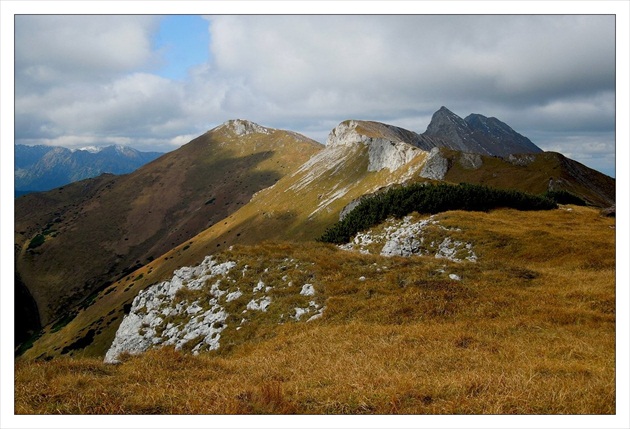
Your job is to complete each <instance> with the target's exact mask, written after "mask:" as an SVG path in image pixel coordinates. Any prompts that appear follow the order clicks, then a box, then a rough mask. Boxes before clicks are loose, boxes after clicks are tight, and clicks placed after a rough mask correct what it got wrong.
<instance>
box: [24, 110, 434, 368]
mask: <svg viewBox="0 0 630 429" xmlns="http://www.w3.org/2000/svg"><path fill="white" fill-rule="evenodd" d="M379 127H380V126H379ZM383 127H384V125H383ZM364 129H370V130H374V126H372V125H370V123H364V122H362V121H346V122H344V123H342V124H340V125H339V127H337V128H336V129H335V130H333V132H331V135H330V138H329V140H328V142H327V145H326V147H325V148H324V149H323V150H321V151H319V152H318V153H316V154H315V155H314V156H312V157H311V158H310V159H309V160H308V161H307V162H305V163H304V164H302V165H301V166H299V168H294V169H293V171H291V172H289V173H288V174H286V175H285V176H284V177H282V178H280V179H279V180H278V181H277V182H276V183H275V184H273V186H269V187H267V188H265V189H262V190H260V191H259V192H256V193H255V195H254V196H253V197H252V198H251V201H250V202H249V203H248V204H245V205H243V207H241V208H239V209H238V210H236V211H235V212H233V213H231V214H226V215H225V218H224V219H222V220H221V221H220V222H216V223H214V224H212V225H208V228H207V229H205V230H204V231H202V232H200V233H199V234H198V235H197V236H194V237H190V238H187V239H185V240H182V241H181V244H180V245H174V246H173V248H172V250H169V249H165V250H164V252H165V253H164V254H162V255H161V256H160V254H156V255H155V259H154V260H152V261H147V263H146V265H144V266H143V267H142V268H140V269H139V270H137V271H135V272H133V273H130V275H128V276H126V277H123V278H121V279H120V280H119V281H117V282H115V283H113V284H112V286H111V287H109V288H108V289H106V290H104V291H103V292H101V293H100V294H99V295H98V296H97V297H95V299H94V301H93V302H90V305H88V306H85V308H83V309H81V310H80V311H78V313H77V314H76V317H74V318H73V320H72V321H70V322H69V323H68V324H67V326H66V327H65V328H64V329H63V330H54V329H52V327H48V328H47V329H45V330H44V335H43V336H42V337H41V338H40V339H39V340H38V341H36V342H35V344H34V346H33V348H32V349H30V350H28V351H27V352H26V354H25V355H24V356H25V357H37V356H40V355H41V354H42V353H46V354H48V355H57V354H59V353H60V352H61V351H62V350H63V348H64V347H66V346H68V345H70V344H72V343H73V342H76V341H77V340H78V339H80V337H82V336H84V335H86V333H87V332H89V329H88V327H90V326H93V327H95V326H99V327H100V328H101V329H93V334H92V337H90V341H89V343H90V344H89V345H88V346H87V347H86V348H85V349H84V352H85V353H87V354H88V355H101V354H104V353H105V351H106V350H107V348H108V347H109V345H110V344H111V342H112V340H113V338H114V334H115V331H116V328H117V327H118V324H119V323H120V318H116V319H115V320H113V321H111V323H110V324H107V326H105V323H103V317H102V316H103V315H104V314H107V313H110V312H113V313H119V312H120V311H122V308H123V307H124V305H125V304H129V303H130V302H131V300H132V299H133V298H134V297H135V295H137V293H138V292H139V291H140V290H141V289H143V288H145V287H146V286H148V285H151V284H153V283H156V282H159V281H162V280H165V279H167V278H170V277H171V276H172V273H173V271H174V270H176V269H178V268H180V267H182V266H186V265H194V264H198V263H200V262H201V261H203V260H204V258H205V257H206V256H207V255H211V254H213V253H216V252H218V251H221V250H223V249H225V248H226V247H229V246H231V245H233V244H237V243H240V244H254V243H259V242H261V241H264V240H294V241H304V240H313V239H315V238H316V237H318V236H320V235H321V234H322V233H323V232H324V230H325V229H326V228H327V227H328V226H329V225H330V224H332V223H334V222H335V221H336V220H337V219H338V217H339V212H340V211H341V210H342V209H343V207H344V206H345V205H347V204H348V203H349V202H350V201H352V200H354V199H357V198H359V197H360V196H362V195H364V194H366V193H369V192H375V191H377V190H378V189H379V188H381V187H382V186H386V185H389V184H392V183H401V182H404V181H406V180H409V179H411V178H412V177H414V176H417V174H418V172H419V171H420V170H421V168H422V166H423V164H424V161H425V159H426V157H427V155H428V152H426V151H423V150H421V149H419V148H417V147H415V146H412V145H409V144H407V143H406V142H404V141H400V139H399V138H396V139H395V140H392V139H391V138H392V136H391V135H389V136H383V135H381V134H380V133H376V134H373V135H366V133H365V132H363V131H362V130H364ZM207 198H209V196H208V197H207ZM145 208H146V209H147V210H149V208H148V207H145ZM176 244H177V243H176ZM113 313H112V314H113ZM53 331H54V332H53ZM55 348H56V349H57V350H56V351H55V350H54V349H55Z"/></svg>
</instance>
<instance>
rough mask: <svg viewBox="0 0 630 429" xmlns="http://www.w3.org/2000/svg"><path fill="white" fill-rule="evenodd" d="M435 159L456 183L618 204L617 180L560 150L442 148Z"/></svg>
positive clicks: (445, 177) (595, 203) (598, 204)
mask: <svg viewBox="0 0 630 429" xmlns="http://www.w3.org/2000/svg"><path fill="white" fill-rule="evenodd" d="M434 159H435V162H436V163H437V162H438V160H439V162H441V164H442V165H444V166H445V170H444V171H443V174H442V175H441V179H442V180H445V181H449V182H453V183H460V182H465V183H476V184H483V185H487V186H492V187H496V188H501V189H517V190H520V191H524V192H529V193H532V194H542V193H544V192H546V191H561V190H562V191H567V192H570V193H571V194H573V195H576V196H578V197H580V198H582V199H583V200H584V201H586V202H587V203H588V204H590V205H593V206H595V207H610V206H612V205H614V204H615V179H613V178H611V177H608V176H606V175H605V174H602V173H600V172H599V171H596V170H593V169H591V168H589V167H587V166H585V165H584V164H581V163H579V162H577V161H574V160H572V159H569V158H567V157H565V156H564V155H562V154H559V153H556V152H543V153H536V154H533V153H532V154H518V155H509V156H507V157H506V158H498V157H490V156H482V155H478V154H467V153H460V152H456V151H452V150H448V149H440V152H439V154H438V153H436V154H435V158H434ZM436 178H437V177H436Z"/></svg>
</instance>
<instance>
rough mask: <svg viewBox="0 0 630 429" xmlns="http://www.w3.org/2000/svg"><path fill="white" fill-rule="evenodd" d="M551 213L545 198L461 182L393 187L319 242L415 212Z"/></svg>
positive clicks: (366, 201) (550, 204) (332, 240)
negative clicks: (505, 211) (506, 209)
mask: <svg viewBox="0 0 630 429" xmlns="http://www.w3.org/2000/svg"><path fill="white" fill-rule="evenodd" d="M501 207H504V208H514V209H517V210H550V209H554V208H557V204H556V203H555V202H554V201H552V200H550V199H548V198H545V197H543V196H537V195H531V194H526V193H524V192H519V191H512V190H502V189H494V188H489V187H487V186H482V185H471V184H467V183H461V184H459V185H447V184H437V185H430V184H422V183H421V184H413V185H410V186H405V187H399V188H391V189H389V190H387V191H386V192H383V193H381V194H376V195H374V196H371V197H368V198H365V199H363V200H362V201H361V202H360V203H359V205H358V206H357V207H355V208H354V210H352V211H351V212H350V213H348V214H347V215H346V217H344V219H343V220H341V221H339V222H337V223H336V224H334V225H332V226H331V227H330V228H328V229H327V230H326V232H324V234H323V235H322V237H320V239H319V241H323V242H327V243H335V244H341V243H347V242H348V241H350V238H351V237H352V236H354V235H355V234H356V233H357V232H359V231H362V230H365V229H368V228H370V227H372V226H375V225H378V224H379V223H381V222H383V221H384V220H386V219H387V218H388V217H390V216H394V217H396V218H401V217H403V216H406V215H408V214H410V213H413V212H418V213H428V214H435V213H439V212H443V211H447V210H468V211H487V210H490V209H495V208H501Z"/></svg>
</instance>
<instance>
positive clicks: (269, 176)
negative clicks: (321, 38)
mask: <svg viewBox="0 0 630 429" xmlns="http://www.w3.org/2000/svg"><path fill="white" fill-rule="evenodd" d="M321 148H322V146H321V145H320V144H319V143H317V142H315V141H313V140H310V139H307V138H306V137H304V136H300V135H298V134H295V133H293V132H286V131H281V130H274V129H268V128H263V127H260V126H257V125H255V124H252V123H249V122H245V121H229V122H228V123H226V124H224V125H222V126H219V127H217V128H215V129H213V130H211V131H209V132H207V133H206V134H204V135H202V136H200V137H198V138H196V139H194V140H192V141H191V142H190V143H188V144H187V145H184V146H182V147H181V148H180V149H178V150H176V151H173V152H171V153H168V154H166V155H164V156H162V157H160V158H159V159H157V160H156V161H154V162H152V163H150V164H147V165H146V166H144V167H143V168H141V169H139V170H137V171H136V172H134V173H132V174H129V175H125V176H111V175H104V176H101V177H99V178H96V179H93V180H86V181H82V182H78V183H75V184H72V185H69V186H66V187H63V188H59V189H55V190H52V191H50V192H46V193H39V194H32V195H27V196H25V197H22V198H19V199H17V200H16V202H15V244H16V248H15V254H16V276H19V278H20V279H21V281H22V283H23V284H24V286H25V287H26V288H27V289H28V291H29V292H30V294H31V295H32V296H33V298H34V301H35V302H36V304H37V307H38V313H39V318H40V319H41V323H42V324H43V325H46V324H48V323H50V322H51V321H53V320H55V319H56V318H59V317H60V316H62V315H64V314H65V313H66V312H67V311H68V309H70V308H72V307H74V306H76V305H77V304H78V303H80V302H81V301H83V300H85V299H86V297H88V296H89V295H90V294H93V293H95V292H97V291H98V290H101V289H103V287H105V286H106V285H108V284H109V283H111V282H112V281H115V280H116V279H118V278H120V277H121V276H125V275H126V274H127V273H129V272H131V271H133V270H135V269H136V268H138V267H140V266H142V265H144V264H146V263H147V262H148V261H150V260H152V259H153V258H154V257H157V256H159V255H161V254H163V253H164V252H166V251H167V250H169V249H171V248H173V247H174V246H176V245H178V244H180V243H182V242H184V241H186V240H188V239H189V238H190V237H193V236H194V235H196V234H197V233H198V232H200V231H202V230H204V229H205V228H207V227H209V226H211V225H212V224H214V223H216V222H217V221H219V220H221V219H223V218H225V217H227V216H228V215H229V214H230V213H232V212H234V211H235V210H237V209H238V208H239V207H241V206H242V205H244V204H246V203H247V202H248V201H249V200H250V199H251V197H252V196H253V195H254V194H255V193H256V192H258V191H260V190H261V189H264V188H266V187H268V186H271V185H273V184H274V183H275V182H276V181H277V180H279V179H280V178H281V177H283V175H284V174H286V172H288V171H291V170H293V169H294V167H296V166H298V165H300V164H302V163H304V162H305V161H306V160H307V159H308V158H310V157H311V156H312V155H313V154H314V153H316V152H318V151H319V150H320V149H321ZM37 234H41V235H43V236H44V237H45V238H46V240H45V242H44V243H43V244H42V245H40V246H38V247H35V248H32V249H28V247H29V243H31V240H32V239H33V238H34V237H35V236H36V235H37ZM18 317H20V315H18ZM16 326H17V327H19V326H20V319H18V320H17V321H16Z"/></svg>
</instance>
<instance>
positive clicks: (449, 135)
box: [423, 106, 542, 157]
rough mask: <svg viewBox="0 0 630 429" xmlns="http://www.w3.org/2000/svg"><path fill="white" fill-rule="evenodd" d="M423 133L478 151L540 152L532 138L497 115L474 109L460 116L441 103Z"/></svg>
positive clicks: (440, 142) (445, 144)
mask: <svg viewBox="0 0 630 429" xmlns="http://www.w3.org/2000/svg"><path fill="white" fill-rule="evenodd" d="M423 136H426V137H431V138H434V139H436V145H437V146H441V147H448V148H450V149H454V150H458V151H461V152H468V153H478V154H480V155H491V156H500V157H506V156H509V155H511V154H518V153H539V152H542V149H540V148H539V147H538V146H536V145H535V144H534V143H532V142H531V140H529V139H528V138H527V137H524V136H522V135H521V134H519V133H517V132H516V131H514V130H513V129H512V128H511V127H510V126H508V125H507V124H505V123H503V122H501V121H499V120H498V119H497V118H493V117H491V118H488V117H486V116H483V115H480V114H477V113H473V114H470V115H468V116H467V117H466V118H465V119H462V118H461V117H460V116H458V115H456V114H455V113H453V112H451V111H450V110H449V109H447V108H446V107H444V106H442V107H441V108H440V109H439V110H438V111H437V112H435V113H434V114H433V117H432V118H431V123H429V126H428V127H427V130H426V131H425V133H424V134H423Z"/></svg>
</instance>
